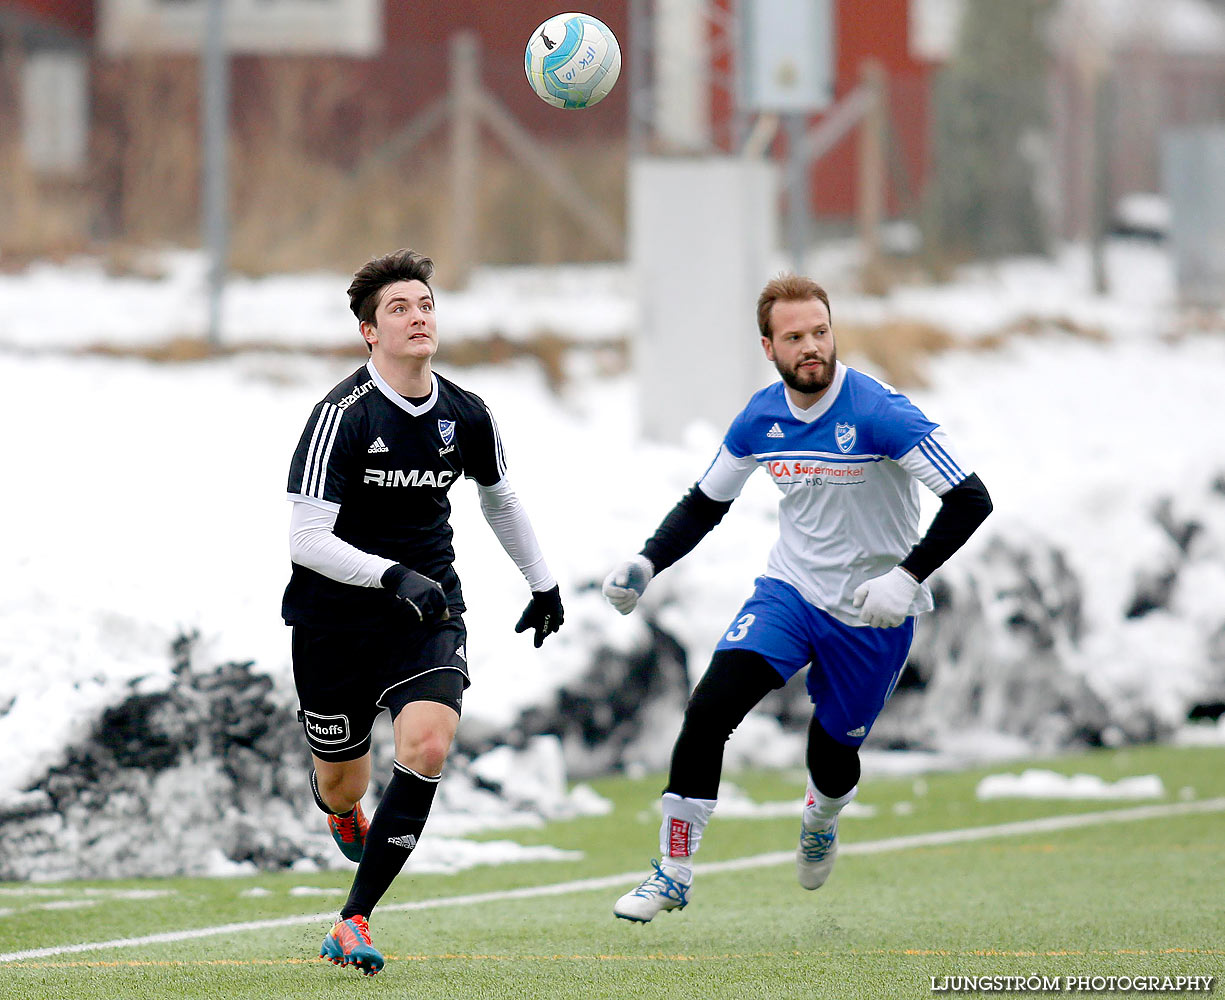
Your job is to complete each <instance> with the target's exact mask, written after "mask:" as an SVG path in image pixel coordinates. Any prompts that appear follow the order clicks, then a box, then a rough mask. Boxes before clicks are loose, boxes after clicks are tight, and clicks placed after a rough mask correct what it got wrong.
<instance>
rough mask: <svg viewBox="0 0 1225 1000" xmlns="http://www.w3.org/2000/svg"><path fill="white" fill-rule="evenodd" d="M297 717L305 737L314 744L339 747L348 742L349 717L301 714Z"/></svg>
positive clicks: (310, 713) (313, 713)
mask: <svg viewBox="0 0 1225 1000" xmlns="http://www.w3.org/2000/svg"><path fill="white" fill-rule="evenodd" d="M299 717H300V718H301V719H302V724H303V725H304V726H305V727H306V735H307V736H308V737H310V739H311V740H313V741H314V742H315V743H326V744H328V745H332V746H340V745H342V744H345V743H348V742H349V733H350V729H349V717H348V716H347V715H319V714H317V713H315V712H301V713H300V714H299Z"/></svg>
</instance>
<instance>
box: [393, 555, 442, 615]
mask: <svg viewBox="0 0 1225 1000" xmlns="http://www.w3.org/2000/svg"><path fill="white" fill-rule="evenodd" d="M381 582H382V584H383V589H384V590H390V591H391V592H392V593H393V594H395V595H396V597H397V598H398V599H399V600H400V601H402V602H403V603H404V607H405V610H407V611H408V612H409V613H410V614H413V615H416V617H417V620H418V621H420V622H437V621H445V620H446V619H447V618H450V617H451V612H450V610H449V609H448V608H447V595H446V592H445V591H444V590H443V589H442V587H441V586H440V585H439V584H438V583H437V582H436V581H434V580H431V579H430V578H429V577H428V576H422V575H421V574H420V573H418V572H417V571H416V570H415V569H409V568H408V567H407V566H401V565H399V564H398V563H397V564H396V565H395V566H389V567H388V568H387V569H386V570H385V571H384V572H383V576H382V578H381Z"/></svg>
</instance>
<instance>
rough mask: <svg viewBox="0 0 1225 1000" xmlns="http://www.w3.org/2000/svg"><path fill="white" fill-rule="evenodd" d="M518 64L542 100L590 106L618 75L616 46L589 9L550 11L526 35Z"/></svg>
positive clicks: (563, 105) (557, 104)
mask: <svg viewBox="0 0 1225 1000" xmlns="http://www.w3.org/2000/svg"><path fill="white" fill-rule="evenodd" d="M523 69H524V71H525V72H526V73H527V82H528V83H530V84H531V85H532V90H534V91H536V96H537V97H539V98H540V99H541V100H542V101H544V102H545V104H551V105H553V107H555V108H589V107H591V106H592V105H593V104H599V103H600V101H602V100H604V98H605V97H607V96H608V92H609V91H610V90H612V89H613V84H614V83H616V82H617V77H618V76H620V75H621V46H620V45H618V44H617V38H616V36H615V35H614V34H613V33H612V32H611V31H609V30H608V27H607V25H605V24H604V23H603V22H602V21H598V20H596V18H594V17H592V16H591V15H590V14H554V15H553V16H552V17H550V18H549V19H548V20H547V21H545V22H544V24H542V25H541V26H540V27H539V28H537V29H536V30H535V31H533V32H532V37H531V38H529V39H528V42H527V54H526V55H525V56H524V59H523Z"/></svg>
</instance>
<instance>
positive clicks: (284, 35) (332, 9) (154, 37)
mask: <svg viewBox="0 0 1225 1000" xmlns="http://www.w3.org/2000/svg"><path fill="white" fill-rule="evenodd" d="M207 9H208V0H98V6H97V11H98V36H99V39H100V40H101V44H102V48H103V50H104V51H105V52H107V53H110V54H112V55H120V54H127V53H131V52H195V51H197V50H198V49H199V47H200V40H201V39H202V38H203V37H204V23H205V15H206V13H207ZM224 16H225V25H226V39H227V43H228V46H229V48H230V51H232V52H242V53H250V52H261V53H321V54H323V53H328V54H330V53H336V54H343V55H350V56H372V55H375V54H377V53H378V51H379V49H380V48H381V47H382V24H383V0H225V8H224Z"/></svg>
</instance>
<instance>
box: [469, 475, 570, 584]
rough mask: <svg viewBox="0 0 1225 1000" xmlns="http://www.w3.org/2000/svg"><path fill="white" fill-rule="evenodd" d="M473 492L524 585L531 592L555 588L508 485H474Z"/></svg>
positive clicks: (538, 547) (529, 527)
mask: <svg viewBox="0 0 1225 1000" xmlns="http://www.w3.org/2000/svg"><path fill="white" fill-rule="evenodd" d="M477 490H478V492H479V493H480V497H481V513H482V514H484V515H485V520H486V521H488V522H489V527H491V528H492V529H493V533H494V534H495V535H497V536H498V541H499V542H501V543H502V548H504V549H505V550H506V554H507V555H508V556H510V557H511V559H513V560H514V562H515V565H516V566H518V567H519V572H520V573H522V574H523V576H524V578H525V579H526V580H527V585H528V586H529V587H531V588H532V590H552V589H553V588H554V587H555V586H557V581H556V580H554V579H553V574H552V573H550V572H549V567H548V565H547V564H546V563H545V561H544V555H543V554H542V553H541V551H540V543H539V542H537V541H536V532H535V531H533V530H532V522H531V521H529V520H528V516H527V511H525V510H524V509H523V504H521V503H520V502H519V497H518V496H517V495H516V494H515V491H514V490H512V489H511V488H510V484H509V483H508V482H507V481H506V480H505V479H502V480H500V481H499V482H498V483H496V484H495V485H493V486H481V485H480V484H479V483H478V484H477Z"/></svg>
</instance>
